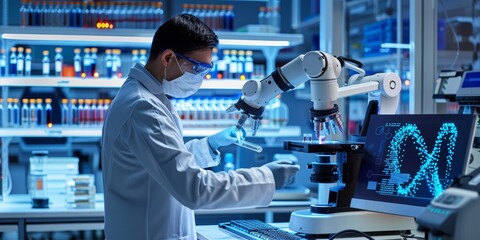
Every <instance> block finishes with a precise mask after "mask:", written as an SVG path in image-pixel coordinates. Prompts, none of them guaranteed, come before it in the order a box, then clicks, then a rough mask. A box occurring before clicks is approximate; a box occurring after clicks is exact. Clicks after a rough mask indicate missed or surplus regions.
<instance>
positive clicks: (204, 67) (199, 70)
mask: <svg viewBox="0 0 480 240" xmlns="http://www.w3.org/2000/svg"><path fill="white" fill-rule="evenodd" d="M175 55H177V56H179V57H181V58H183V59H185V60H187V61H189V62H190V63H192V64H193V67H192V73H193V74H196V75H201V76H202V77H205V76H206V75H207V74H208V73H209V72H210V71H211V70H212V68H213V63H211V64H208V63H203V62H199V61H197V60H195V59H191V58H189V57H187V56H184V55H182V54H180V53H175Z"/></svg>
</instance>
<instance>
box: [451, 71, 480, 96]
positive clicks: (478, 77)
mask: <svg viewBox="0 0 480 240" xmlns="http://www.w3.org/2000/svg"><path fill="white" fill-rule="evenodd" d="M479 96H480V72H477V71H469V72H464V73H463V76H462V82H461V84H460V86H459V88H458V90H457V92H456V100H457V101H465V100H467V101H471V100H472V99H475V100H476V101H478V97H479Z"/></svg>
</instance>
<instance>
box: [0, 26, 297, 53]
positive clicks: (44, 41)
mask: <svg viewBox="0 0 480 240" xmlns="http://www.w3.org/2000/svg"><path fill="white" fill-rule="evenodd" d="M0 33H1V36H2V39H3V40H5V41H7V42H8V41H11V42H13V43H15V44H31V45H53V46H78V47H80V46H98V47H125V46H128V47H145V48H149V47H150V45H151V43H152V37H153V35H154V34H155V30H143V29H140V30H138V29H108V30H100V29H91V28H65V27H2V28H0ZM216 33H217V35H218V38H219V42H220V44H219V45H220V47H227V48H248V49H252V50H263V49H265V48H272V47H273V48H280V49H281V48H287V47H292V46H296V45H300V44H302V43H303V35H301V34H272V33H245V32H216ZM7 47H9V46H7Z"/></svg>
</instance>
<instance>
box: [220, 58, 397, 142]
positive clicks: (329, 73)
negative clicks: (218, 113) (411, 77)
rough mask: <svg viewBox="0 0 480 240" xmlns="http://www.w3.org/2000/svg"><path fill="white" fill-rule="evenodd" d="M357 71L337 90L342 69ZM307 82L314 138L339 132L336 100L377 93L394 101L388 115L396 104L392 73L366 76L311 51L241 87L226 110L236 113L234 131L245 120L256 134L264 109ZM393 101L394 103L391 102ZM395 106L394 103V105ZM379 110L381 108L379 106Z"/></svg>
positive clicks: (389, 106) (355, 69)
mask: <svg viewBox="0 0 480 240" xmlns="http://www.w3.org/2000/svg"><path fill="white" fill-rule="evenodd" d="M344 66H345V67H347V68H350V69H352V70H354V71H357V72H359V73H360V74H356V75H354V76H352V78H351V79H350V80H349V82H355V83H357V84H355V85H352V86H346V87H342V88H339V87H338V84H337V78H338V77H339V76H340V73H341V71H342V67H344ZM308 80H310V86H311V93H310V94H311V100H312V102H313V107H312V108H311V109H310V116H311V120H312V122H313V123H314V129H315V135H316V137H317V139H319V138H320V136H322V135H330V134H336V133H337V132H342V131H343V126H342V121H341V119H340V114H339V111H338V106H337V105H336V104H334V101H335V100H337V99H338V98H340V97H348V96H351V95H354V94H359V93H366V92H371V91H376V90H381V95H382V96H385V98H394V100H390V103H391V104H388V106H387V107H388V109H390V112H392V113H395V112H396V108H397V105H398V95H399V93H400V88H401V82H400V78H399V77H398V75H396V74H394V73H383V74H376V75H374V76H366V77H365V73H364V71H363V70H362V69H360V68H358V67H356V66H353V65H352V64H350V63H347V62H345V61H344V60H343V59H342V58H337V57H334V56H332V55H330V54H328V53H325V52H321V51H311V52H307V53H306V54H303V55H300V56H298V57H296V58H295V59H293V60H292V61H290V62H288V63H287V64H285V65H284V66H282V67H280V68H278V69H277V70H275V71H274V72H273V73H272V74H270V75H269V76H268V77H266V78H264V79H262V80H261V81H255V80H249V81H247V82H246V83H245V84H244V85H243V88H242V97H241V98H240V99H239V100H238V101H237V102H236V103H235V104H234V105H232V106H230V107H229V108H228V109H227V112H234V111H240V112H241V117H240V119H239V120H238V123H237V126H236V128H237V129H240V128H241V127H242V126H243V125H244V124H245V122H246V120H247V119H248V118H251V119H252V130H253V135H255V134H256V132H257V130H258V128H259V125H260V120H261V118H262V114H263V111H264V106H265V105H267V104H268V102H269V101H270V100H271V99H272V98H274V97H275V96H277V95H278V94H280V93H282V92H286V91H288V90H291V89H295V88H296V87H298V86H299V85H301V84H302V83H305V82H306V81H308ZM395 99H396V100H395ZM395 103H396V104H395ZM380 108H381V109H382V107H380Z"/></svg>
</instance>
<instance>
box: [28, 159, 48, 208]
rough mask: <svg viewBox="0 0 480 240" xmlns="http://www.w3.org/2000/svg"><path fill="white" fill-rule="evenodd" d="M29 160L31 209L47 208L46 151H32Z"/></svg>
mask: <svg viewBox="0 0 480 240" xmlns="http://www.w3.org/2000/svg"><path fill="white" fill-rule="evenodd" d="M32 154H33V157H31V158H30V179H29V189H28V190H29V194H30V196H31V197H32V208H48V202H49V199H48V187H47V171H46V164H47V159H48V151H33V152H32Z"/></svg>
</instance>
